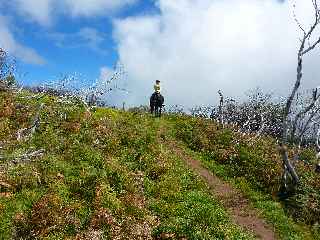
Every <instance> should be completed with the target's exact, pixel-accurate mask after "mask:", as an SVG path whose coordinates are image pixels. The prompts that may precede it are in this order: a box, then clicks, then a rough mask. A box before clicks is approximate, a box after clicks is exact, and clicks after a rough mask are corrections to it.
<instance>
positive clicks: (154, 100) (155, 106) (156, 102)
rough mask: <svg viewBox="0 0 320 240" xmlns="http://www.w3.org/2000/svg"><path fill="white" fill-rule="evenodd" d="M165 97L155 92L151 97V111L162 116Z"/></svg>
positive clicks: (157, 115)
mask: <svg viewBox="0 0 320 240" xmlns="http://www.w3.org/2000/svg"><path fill="white" fill-rule="evenodd" d="M163 103H164V97H163V96H162V95H161V94H160V93H157V92H155V93H153V94H152V95H151V97H150V112H151V114H153V113H154V114H155V116H156V117H161V112H162V107H163V106H164V105H163Z"/></svg>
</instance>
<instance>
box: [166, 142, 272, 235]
mask: <svg viewBox="0 0 320 240" xmlns="http://www.w3.org/2000/svg"><path fill="white" fill-rule="evenodd" d="M166 146H167V147H168V149H170V150H171V151H172V152H173V153H174V154H176V155H177V156H178V157H180V158H181V159H182V160H184V161H185V162H186V164H187V165H188V166H189V167H190V168H191V169H192V170H194V171H195V172H196V173H197V174H199V175H200V176H201V177H202V178H203V179H204V180H205V181H206V182H207V184H208V185H209V187H210V190H211V193H212V194H213V195H214V196H215V197H216V198H217V199H219V200H220V202H221V203H222V205H223V206H224V207H225V209H226V210H227V211H228V212H229V214H230V216H231V218H232V220H233V222H234V223H236V224H238V225H240V226H241V227H243V228H245V229H247V230H249V231H251V232H252V233H253V234H254V235H255V236H256V237H257V238H258V239H266V240H272V239H277V237H276V234H275V233H274V230H273V227H272V226H269V225H268V224H267V223H266V222H265V221H264V220H263V219H261V218H260V217H259V214H258V212H257V211H255V210H254V209H253V208H252V207H250V206H249V202H248V199H246V198H245V197H244V196H243V194H241V193H240V192H239V191H238V190H236V189H235V188H234V187H232V186H231V185H230V184H228V183H226V182H224V181H222V180H221V179H220V178H218V177H217V176H215V175H213V174H212V173H211V172H210V171H208V170H207V169H206V168H204V167H203V166H202V165H201V163H200V161H199V160H196V159H194V158H192V157H191V156H190V155H189V154H188V153H186V152H185V151H184V150H183V148H182V147H180V146H179V145H178V144H177V143H176V142H174V141H169V142H168V143H167V144H166Z"/></svg>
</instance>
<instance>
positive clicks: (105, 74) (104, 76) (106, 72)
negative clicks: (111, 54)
mask: <svg viewBox="0 0 320 240" xmlns="http://www.w3.org/2000/svg"><path fill="white" fill-rule="evenodd" d="M112 73H113V71H112V69H111V68H109V67H107V66H103V67H101V68H100V76H99V81H100V82H106V81H108V80H110V77H111V76H112Z"/></svg>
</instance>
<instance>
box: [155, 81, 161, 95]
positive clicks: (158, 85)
mask: <svg viewBox="0 0 320 240" xmlns="http://www.w3.org/2000/svg"><path fill="white" fill-rule="evenodd" d="M153 88H154V92H155V93H159V94H160V92H161V86H160V80H156V84H155V85H154V86H153Z"/></svg>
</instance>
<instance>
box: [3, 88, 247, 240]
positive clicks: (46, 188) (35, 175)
mask: <svg viewBox="0 0 320 240" xmlns="http://www.w3.org/2000/svg"><path fill="white" fill-rule="evenodd" d="M28 96H29V95H28V93H27V92H23V93H22V94H21V95H19V96H17V95H12V94H9V93H4V92H1V93H0V125H1V126H3V127H4V128H1V129H4V131H2V132H1V137H2V138H3V139H6V140H7V142H6V143H5V144H4V148H3V149H2V150H1V152H0V154H2V155H4V156H5V157H6V158H5V159H4V160H1V162H0V164H1V166H7V169H6V170H5V172H4V174H3V175H1V181H3V182H6V183H9V184H10V185H11V186H12V189H6V188H4V187H2V188H1V189H0V191H1V192H10V193H11V194H12V196H11V197H0V226H1V227H0V239H11V238H13V239H20V238H24V239H34V238H37V239H66V238H68V239H74V238H76V237H83V238H86V237H85V236H89V235H90V231H93V230H100V231H102V234H103V236H104V237H105V238H106V239H113V238H116V237H119V238H120V239H137V238H139V232H141V230H139V229H142V228H143V229H145V232H144V233H143V236H142V237H143V238H144V239H146V238H162V237H164V235H167V236H171V237H172V239H179V238H182V237H186V238H187V239H253V237H252V236H251V235H250V234H249V233H247V232H245V231H244V230H242V229H241V228H240V227H238V226H236V225H234V224H233V223H232V222H231V221H230V218H229V216H228V214H227V212H226V211H225V210H224V209H223V208H222V206H221V205H220V204H219V203H218V202H217V201H215V199H214V198H213V197H212V196H211V195H210V193H209V191H208V187H207V186H206V185H205V184H204V183H203V182H202V181H201V180H200V179H199V178H198V177H197V176H196V175H195V174H193V173H192V172H191V171H190V170H188V169H187V168H186V167H185V166H184V165H183V164H182V162H181V160H179V159H178V158H177V157H176V156H174V155H173V154H172V153H171V152H169V151H168V150H166V148H165V147H164V146H163V145H161V144H159V143H158V137H159V136H158V130H159V128H160V126H161V124H163V123H164V121H165V120H155V119H154V118H153V117H151V116H149V115H148V114H141V113H129V112H122V111H117V110H112V109H102V108H95V109H92V110H91V115H88V113H87V112H86V110H85V109H84V108H83V106H82V105H81V104H80V103H77V102H76V101H75V102H74V103H73V104H61V103H58V102H57V99H56V98H55V97H50V96H44V97H42V98H39V99H38V100H37V99H36V98H23V97H28ZM40 103H45V107H44V109H43V110H42V111H41V114H40V116H41V124H40V128H39V129H38V130H37V131H36V133H35V134H34V135H33V136H32V137H30V138H28V139H25V140H21V141H17V140H16V138H15V134H16V132H17V130H18V129H19V128H21V127H28V126H30V124H31V122H32V121H33V118H34V116H35V114H36V111H37V109H38V106H39V104H40ZM18 105H19V106H18ZM166 134H167V133H164V134H162V136H160V137H161V138H166ZM2 138H1V139H2ZM38 149H44V150H45V154H44V156H42V157H37V158H35V159H33V160H34V161H32V162H26V163H21V164H17V165H6V164H7V163H8V162H10V160H11V159H13V158H14V157H17V156H19V155H20V154H23V153H26V152H27V151H29V150H38ZM140 237H141V235H140Z"/></svg>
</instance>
